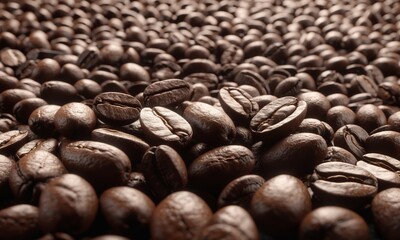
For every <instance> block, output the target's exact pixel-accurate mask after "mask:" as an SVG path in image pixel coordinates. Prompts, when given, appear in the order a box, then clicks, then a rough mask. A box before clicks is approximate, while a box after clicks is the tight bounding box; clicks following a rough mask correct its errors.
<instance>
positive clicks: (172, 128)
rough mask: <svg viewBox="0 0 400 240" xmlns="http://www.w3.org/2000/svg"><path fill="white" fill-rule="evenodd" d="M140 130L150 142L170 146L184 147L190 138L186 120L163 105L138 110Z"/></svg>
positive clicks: (190, 130) (191, 133)
mask: <svg viewBox="0 0 400 240" xmlns="http://www.w3.org/2000/svg"><path fill="white" fill-rule="evenodd" d="M140 124H141V127H142V130H143V132H144V134H145V136H146V137H147V139H149V140H150V141H151V142H153V143H155V144H166V145H170V146H172V147H184V146H186V145H188V144H189V143H190V141H191V140H192V135H193V130H192V127H191V126H190V124H189V123H188V121H186V120H185V119H184V118H183V117H181V116H180V115H179V114H177V113H176V112H174V111H172V110H169V109H168V108H165V107H153V108H148V107H145V108H143V109H142V111H141V112H140Z"/></svg>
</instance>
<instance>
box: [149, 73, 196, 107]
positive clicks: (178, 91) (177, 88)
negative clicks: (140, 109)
mask: <svg viewBox="0 0 400 240" xmlns="http://www.w3.org/2000/svg"><path fill="white" fill-rule="evenodd" d="M190 94H191V88H190V85H189V84H188V83H187V82H185V81H183V80H180V79H167V80H162V81H158V82H155V83H152V84H150V85H149V86H148V87H146V88H145V89H144V91H143V97H144V104H145V106H148V107H155V106H164V107H174V106H178V105H179V104H180V103H182V102H184V101H185V100H188V99H189V96H190Z"/></svg>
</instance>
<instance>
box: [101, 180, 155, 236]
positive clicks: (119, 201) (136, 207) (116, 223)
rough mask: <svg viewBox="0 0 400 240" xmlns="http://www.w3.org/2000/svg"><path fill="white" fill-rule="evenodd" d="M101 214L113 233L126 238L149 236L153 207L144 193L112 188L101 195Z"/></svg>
mask: <svg viewBox="0 0 400 240" xmlns="http://www.w3.org/2000/svg"><path fill="white" fill-rule="evenodd" d="M99 200H100V201H99V202H100V208H101V212H102V213H103V216H104V218H105V219H106V221H107V223H108V225H109V226H110V227H111V229H112V230H113V232H115V233H117V234H121V235H123V236H127V237H134V238H138V237H139V238H140V237H145V236H147V237H148V235H149V227H150V220H151V215H152V213H153V211H154V208H155V205H154V203H153V201H152V200H151V199H150V198H149V197H147V196H146V195H145V194H144V193H142V192H140V191H138V190H136V189H132V188H129V187H113V188H110V189H108V190H107V191H105V192H104V193H103V194H101V197H100V199H99Z"/></svg>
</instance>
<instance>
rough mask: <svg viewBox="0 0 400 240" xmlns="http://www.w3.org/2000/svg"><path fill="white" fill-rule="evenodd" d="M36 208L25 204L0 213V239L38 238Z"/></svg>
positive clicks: (5, 209) (20, 239)
mask: <svg viewBox="0 0 400 240" xmlns="http://www.w3.org/2000/svg"><path fill="white" fill-rule="evenodd" d="M38 212H39V211H38V208H37V207H35V206H31V205H27V204H19V205H14V206H12V207H9V208H4V209H2V210H1V211H0V229H1V231H0V238H1V239H18V240H24V239H32V238H35V237H39V236H40V229H39V225H38Z"/></svg>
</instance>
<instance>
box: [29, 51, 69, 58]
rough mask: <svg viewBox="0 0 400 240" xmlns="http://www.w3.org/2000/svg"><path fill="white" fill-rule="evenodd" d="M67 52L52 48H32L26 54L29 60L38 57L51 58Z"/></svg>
mask: <svg viewBox="0 0 400 240" xmlns="http://www.w3.org/2000/svg"><path fill="white" fill-rule="evenodd" d="M64 54H65V53H64V52H62V51H57V50H50V49H37V48H35V49H32V50H30V51H29V52H28V53H27V54H26V58H27V59H29V60H37V59H45V58H50V59H54V58H55V57H57V56H60V55H64Z"/></svg>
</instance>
